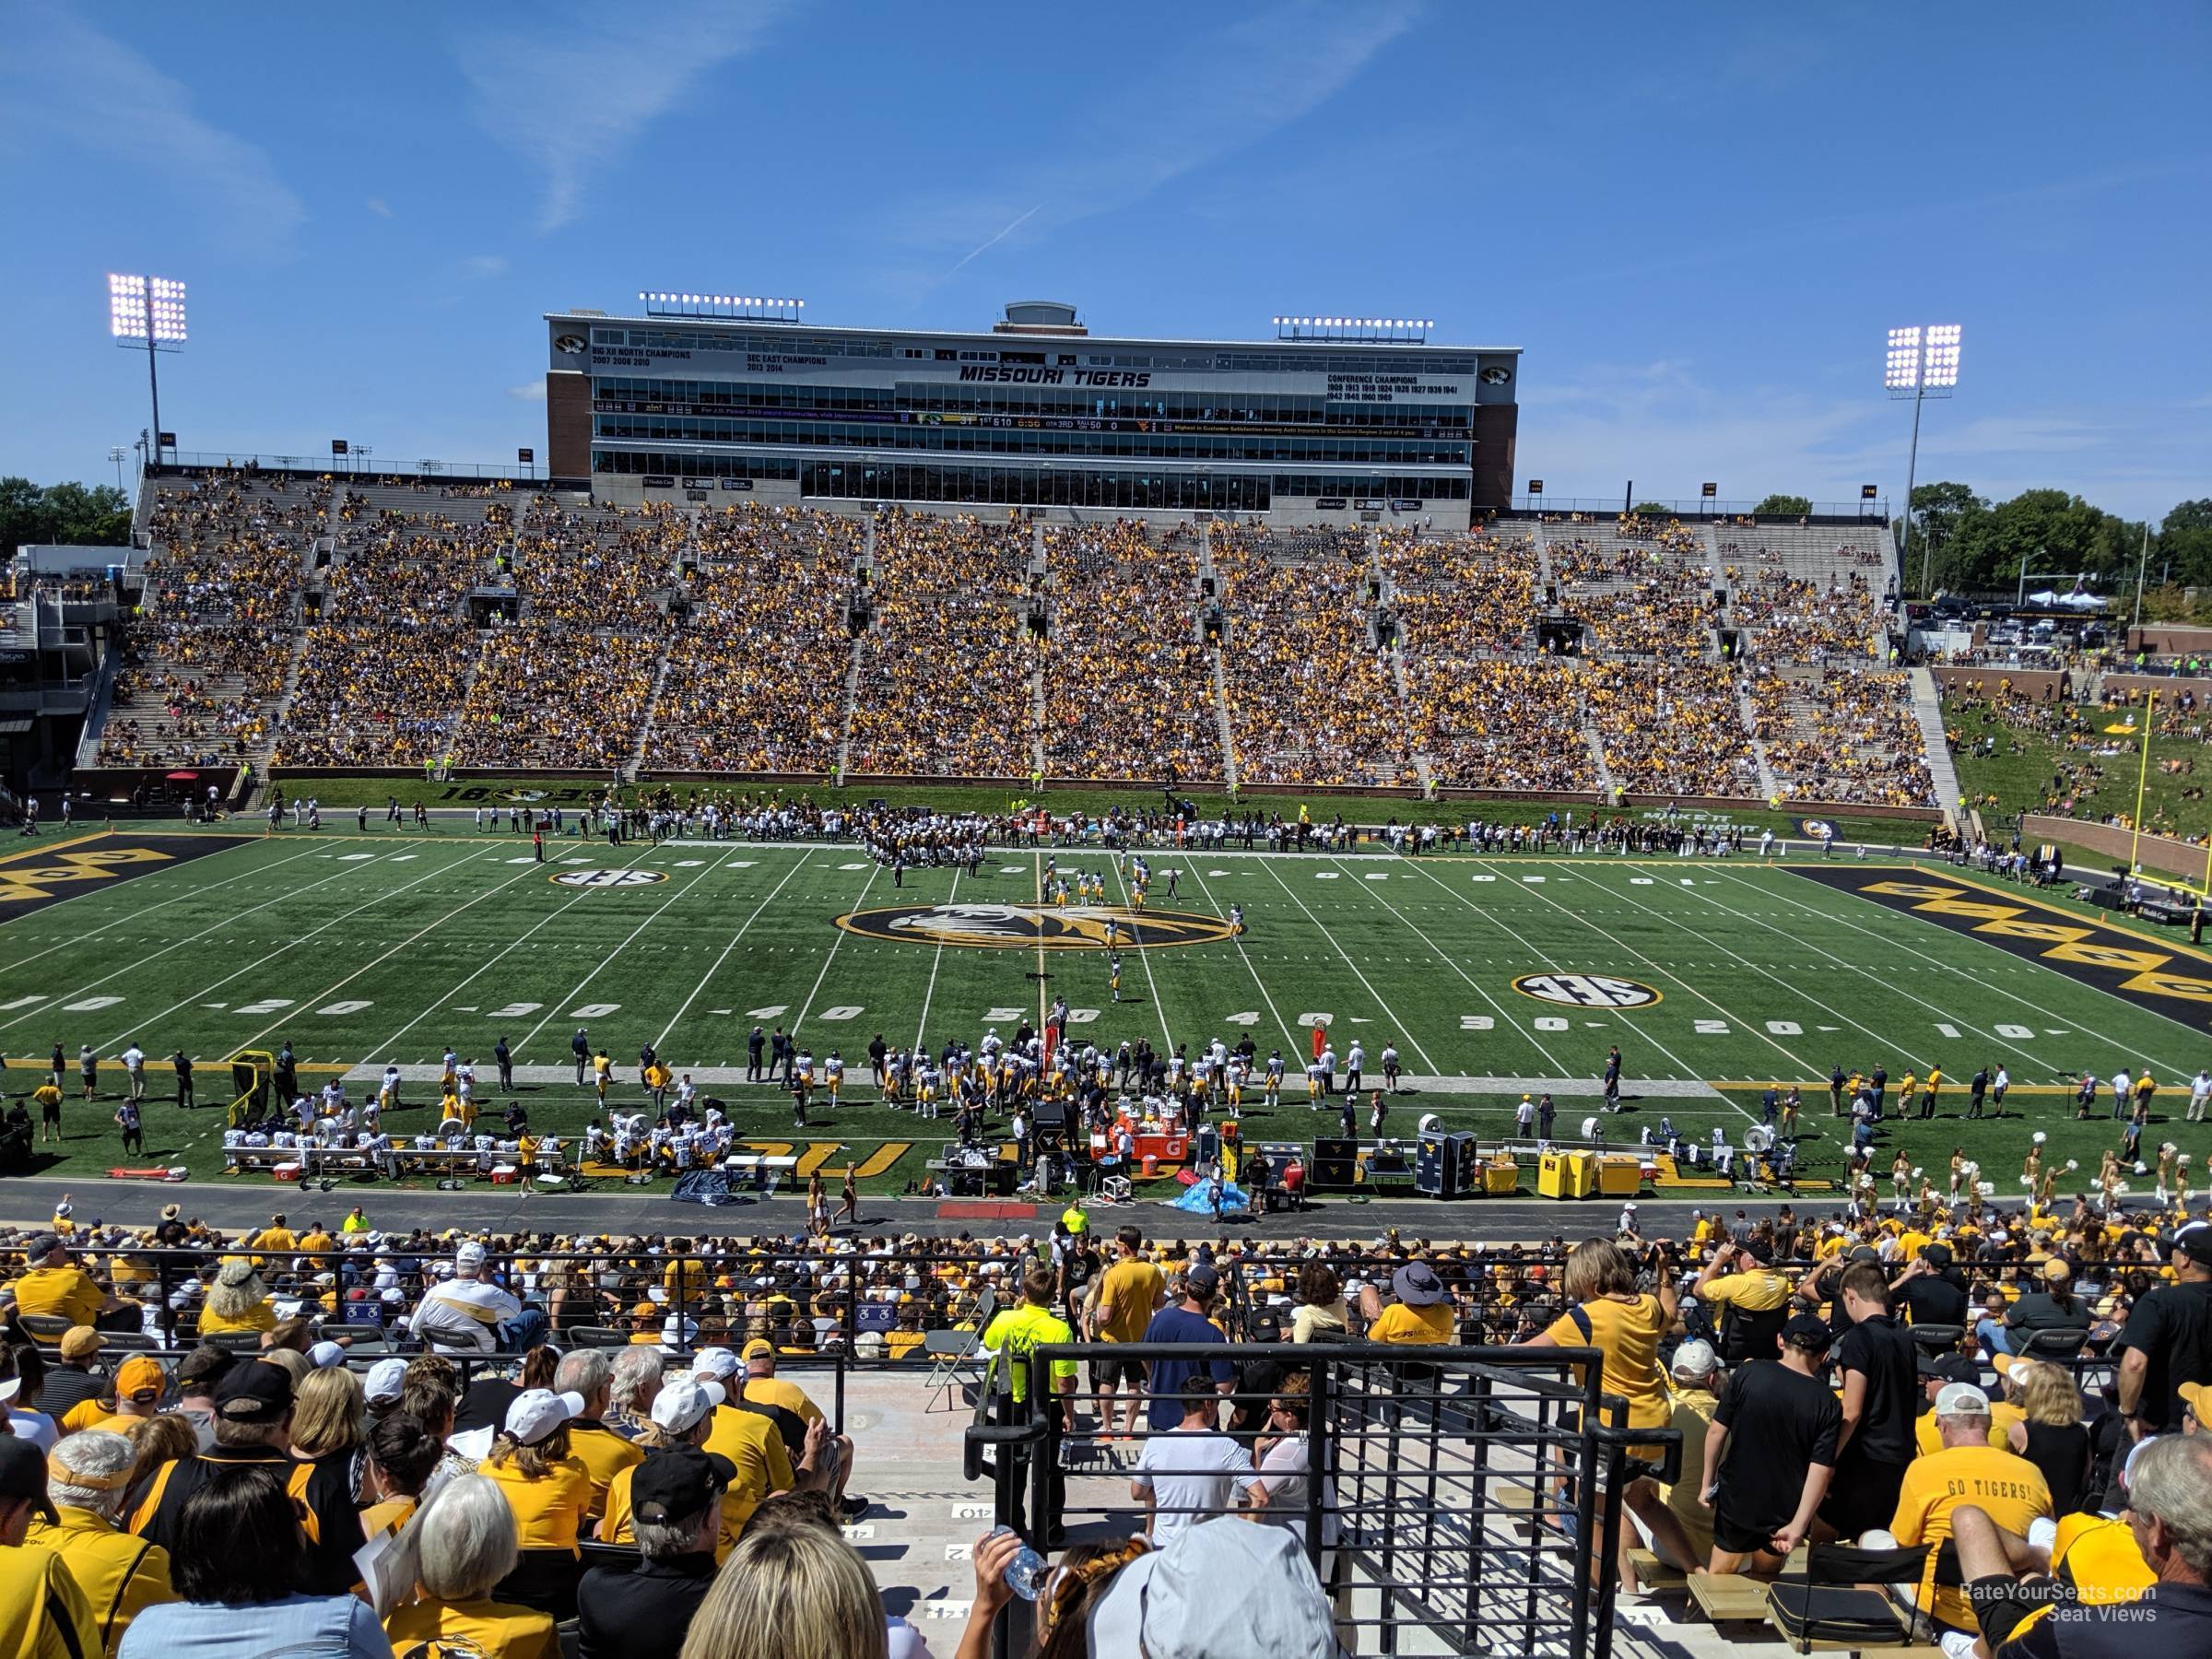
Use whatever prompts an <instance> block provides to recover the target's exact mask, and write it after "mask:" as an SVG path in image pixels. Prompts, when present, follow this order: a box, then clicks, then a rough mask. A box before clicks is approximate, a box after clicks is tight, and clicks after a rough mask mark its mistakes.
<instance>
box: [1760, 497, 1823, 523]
mask: <svg viewBox="0 0 2212 1659" xmlns="http://www.w3.org/2000/svg"><path fill="white" fill-rule="evenodd" d="M1812 510H1813V498H1812V497H1810V496H1794V495H1771V496H1769V497H1768V498H1767V499H1766V500H1763V501H1761V502H1759V505H1758V506H1756V507H1754V508H1752V509H1751V511H1752V512H1754V513H1756V514H1758V515H1759V517H1761V518H1766V517H1770V516H1771V517H1774V518H1803V517H1804V516H1805V515H1806V513H1808V512H1811V511H1812Z"/></svg>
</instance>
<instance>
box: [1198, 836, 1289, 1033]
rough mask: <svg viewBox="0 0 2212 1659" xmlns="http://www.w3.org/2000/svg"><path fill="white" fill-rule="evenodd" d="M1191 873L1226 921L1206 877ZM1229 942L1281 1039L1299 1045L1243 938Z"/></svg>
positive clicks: (1235, 937) (1237, 937)
mask: <svg viewBox="0 0 2212 1659" xmlns="http://www.w3.org/2000/svg"><path fill="white" fill-rule="evenodd" d="M1191 874H1192V875H1193V876H1194V877H1197V880H1198V890H1199V891H1200V892H1201V893H1203V894H1205V895H1206V903H1207V904H1208V905H1209V906H1211V907H1212V908H1213V912H1214V914H1215V915H1217V916H1219V917H1220V918H1221V919H1222V920H1223V921H1225V922H1226V921H1227V920H1228V919H1229V916H1228V912H1225V911H1223V910H1222V909H1221V907H1220V906H1219V905H1218V904H1217V903H1215V901H1214V890H1213V888H1210V887H1208V886H1207V885H1206V877H1204V876H1200V875H1199V874H1198V872H1197V871H1196V870H1195V869H1194V870H1192V872H1191ZM1230 943H1231V944H1232V945H1234V946H1235V947H1237V955H1238V956H1240V957H1241V958H1242V959H1243V961H1244V968H1245V971H1247V972H1248V973H1250V974H1251V975H1252V982H1253V984H1254V985H1255V986H1257V987H1258V988H1259V993H1260V1000H1261V1001H1262V1002H1264V1003H1265V1004H1266V1005H1267V1012H1268V1013H1270V1014H1272V1015H1274V1016H1275V1024H1276V1029H1277V1030H1279V1031H1281V1032H1282V1034H1283V1041H1285V1042H1286V1043H1288V1045H1289V1046H1290V1047H1291V1048H1293V1049H1295V1048H1297V1047H1298V1045H1299V1044H1298V1035H1297V1033H1296V1032H1294V1031H1292V1030H1291V1029H1290V1023H1289V1021H1288V1020H1286V1019H1285V1018H1283V1015H1282V1010H1281V1009H1279V1008H1277V1006H1275V998H1274V997H1272V996H1270V995H1269V994H1267V982H1266V981H1265V980H1263V979H1262V978H1261V977H1260V971H1259V970H1258V969H1257V968H1254V967H1253V965H1252V958H1251V956H1250V955H1249V954H1248V953H1247V952H1246V951H1245V949H1244V941H1243V939H1242V938H1241V937H1240V936H1239V935H1235V934H1231V935H1230Z"/></svg>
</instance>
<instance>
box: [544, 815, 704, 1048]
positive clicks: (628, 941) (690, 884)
mask: <svg viewBox="0 0 2212 1659" xmlns="http://www.w3.org/2000/svg"><path fill="white" fill-rule="evenodd" d="M667 844H668V843H667V842H666V841H663V842H661V843H660V845H659V846H656V847H653V848H651V849H649V851H652V852H655V853H657V852H659V851H660V849H661V847H665V846H666V845H667ZM637 862H638V861H637V860H636V859H634V858H633V859H631V860H630V865H632V866H634V865H636V864H637ZM626 867H629V866H626ZM720 868H722V865H720V864H719V863H716V862H713V861H709V862H707V863H704V864H702V865H700V869H699V874H698V875H696V876H694V877H691V879H690V880H688V881H687V882H685V883H684V885H683V886H682V887H680V888H677V890H676V891H675V892H673V893H671V894H669V895H668V897H667V898H665V899H664V900H661V901H660V903H659V904H657V905H655V906H654V907H653V913H652V914H651V915H649V916H647V917H646V918H645V920H644V921H642V922H641V923H639V924H637V926H635V927H633V928H631V929H630V930H629V933H628V934H627V935H624V937H623V940H622V943H621V944H619V945H618V946H616V947H614V948H613V949H612V950H610V951H608V952H607V953H606V956H604V957H602V958H601V959H599V965H598V966H597V967H595V968H594V969H593V970H592V971H590V972H589V973H587V974H585V975H584V976H583V977H582V979H580V980H578V981H577V982H576V983H575V984H574V985H573V986H572V987H571V989H570V991H569V994H567V995H566V996H564V997H562V998H561V999H560V1002H556V1003H552V1004H549V1005H548V1006H547V1009H546V1017H545V1018H543V1019H541V1020H539V1021H538V1022H537V1023H536V1024H535V1025H534V1026H532V1027H531V1028H530V1031H529V1035H527V1036H526V1037H524V1039H523V1040H522V1041H520V1042H518V1043H516V1044H515V1045H514V1047H513V1048H512V1049H510V1050H509V1051H508V1053H509V1055H510V1056H511V1057H512V1056H515V1055H519V1054H521V1053H522V1052H523V1051H524V1049H526V1048H528V1047H529V1046H530V1045H531V1043H533V1042H534V1041H536V1040H537V1034H538V1033H539V1032H540V1031H542V1030H545V1029H546V1027H547V1025H548V1024H550V1023H551V1022H552V1020H553V1018H555V1014H556V1011H557V1010H558V1009H559V1007H560V1003H564V1002H573V1001H574V1000H575V999H576V998H577V997H579V996H581V995H582V994H583V993H584V989H585V987H587V986H588V985H590V984H591V982H593V981H594V980H595V979H597V978H598V977H599V976H600V975H601V974H603V973H605V972H606V971H607V969H608V967H610V966H611V965H612V964H613V962H614V959H616V958H617V957H618V956H620V955H621V954H622V953H623V952H624V951H625V950H628V949H629V947H630V946H631V945H633V944H635V943H636V942H637V937H638V935H640V934H641V933H643V932H644V931H645V930H646V929H647V928H649V927H651V926H652V925H653V924H654V923H655V922H658V921H659V920H660V919H661V916H662V914H663V913H664V912H665V911H666V910H667V909H668V907H669V906H670V905H672V904H674V903H676V902H677V900H679V899H681V898H682V897H683V896H684V895H685V894H686V893H688V892H689V891H690V890H691V889H692V888H695V887H697V886H698V885H699V884H700V881H701V880H703V879H704V878H705V877H709V876H711V875H712V874H713V873H714V872H715V871H716V870H719V869H720ZM605 890H607V891H610V892H611V891H619V890H620V889H619V888H607V889H605ZM560 1018H568V1016H566V1015H562V1016H560Z"/></svg>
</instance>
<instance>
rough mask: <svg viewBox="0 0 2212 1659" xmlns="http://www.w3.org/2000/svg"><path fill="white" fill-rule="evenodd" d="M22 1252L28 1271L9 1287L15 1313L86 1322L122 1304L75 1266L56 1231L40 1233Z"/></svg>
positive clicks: (73, 1322)
mask: <svg viewBox="0 0 2212 1659" xmlns="http://www.w3.org/2000/svg"><path fill="white" fill-rule="evenodd" d="M23 1254H24V1259H25V1260H26V1261H28V1262H29V1264H30V1270H29V1272H28V1273H26V1274H24V1275H23V1277H21V1278H19V1279H17V1280H16V1281H15V1283H14V1284H13V1285H12V1286H11V1287H10V1288H11V1289H13V1290H14V1291H15V1293H16V1312H18V1313H41V1314H59V1315H62V1316H64V1317H65V1318H66V1319H67V1320H68V1321H69V1323H70V1324H80V1325H88V1324H93V1323H94V1322H95V1321H97V1320H98V1319H99V1317H100V1314H102V1313H104V1312H112V1311H113V1310H115V1309H117V1308H120V1307H122V1306H123V1303H122V1302H121V1301H119V1300H117V1299H116V1298H114V1297H113V1296H111V1295H110V1294H109V1293H108V1292H106V1291H105V1290H102V1289H101V1288H100V1287H99V1285H97V1284H96V1283H94V1282H93V1279H92V1276H91V1275H90V1274H88V1273H87V1272H86V1271H85V1270H84V1269H83V1268H82V1267H79V1266H78V1265H76V1261H75V1259H74V1258H73V1257H72V1256H71V1255H70V1253H69V1247H68V1245H67V1244H65V1242H64V1241H62V1238H61V1236H60V1235H59V1234H58V1233H51V1232H45V1233H41V1234H39V1235H38V1236H37V1237H36V1238H34V1239H32V1240H31V1241H30V1242H29V1244H28V1245H26V1246H25V1247H24V1252H23Z"/></svg>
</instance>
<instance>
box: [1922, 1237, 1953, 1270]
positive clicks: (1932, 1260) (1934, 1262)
mask: <svg viewBox="0 0 2212 1659" xmlns="http://www.w3.org/2000/svg"><path fill="white" fill-rule="evenodd" d="M1920 1259H1921V1260H1922V1261H1924V1262H1925V1263H1927V1265H1929V1266H1931V1267H1948V1266H1949V1265H1951V1247H1950V1246H1949V1245H1948V1244H1946V1243H1943V1242H1942V1241H1935V1242H1932V1243H1927V1244H1923V1245H1922V1246H1921V1247H1920Z"/></svg>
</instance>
